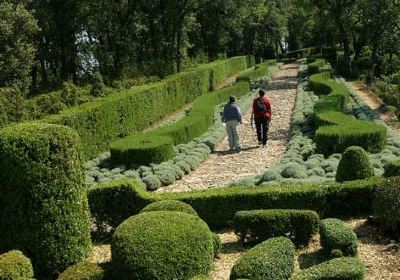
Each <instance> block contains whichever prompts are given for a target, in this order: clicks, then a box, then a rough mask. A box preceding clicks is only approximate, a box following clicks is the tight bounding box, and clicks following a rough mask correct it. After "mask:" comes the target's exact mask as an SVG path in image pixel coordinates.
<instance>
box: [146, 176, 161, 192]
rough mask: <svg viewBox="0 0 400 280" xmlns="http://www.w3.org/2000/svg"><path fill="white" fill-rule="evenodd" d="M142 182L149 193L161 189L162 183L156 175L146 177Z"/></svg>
mask: <svg viewBox="0 0 400 280" xmlns="http://www.w3.org/2000/svg"><path fill="white" fill-rule="evenodd" d="M142 180H143V183H144V184H145V185H146V189H147V190H148V191H155V190H157V189H158V188H159V187H161V181H160V179H158V177H157V176H155V175H148V176H145V177H144V178H143V179H142Z"/></svg>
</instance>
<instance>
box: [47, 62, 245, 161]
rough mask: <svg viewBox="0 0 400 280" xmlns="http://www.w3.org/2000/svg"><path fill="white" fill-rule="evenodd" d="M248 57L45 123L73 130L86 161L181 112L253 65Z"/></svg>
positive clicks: (85, 106) (175, 77) (181, 75)
mask: <svg viewBox="0 0 400 280" xmlns="http://www.w3.org/2000/svg"><path fill="white" fill-rule="evenodd" d="M248 63H250V62H249V59H247V58H246V57H245V56H241V57H233V58H230V59H227V60H223V61H216V62H213V63H209V64H206V65H203V66H200V67H197V68H194V69H192V70H191V71H187V72H182V73H179V74H176V75H173V76H170V77H167V78H166V79H164V80H162V81H160V82H156V83H153V84H148V85H144V86H139V87H134V88H132V89H127V90H124V91H121V92H119V93H115V94H112V95H110V96H108V97H104V98H98V99H96V100H95V101H94V102H89V103H85V104H82V105H81V106H77V107H73V108H70V109H67V110H65V111H63V112H61V113H60V114H59V115H56V116H50V117H47V118H45V119H43V121H44V122H48V123H53V124H62V125H66V126H69V127H72V128H74V129H75V130H76V131H77V132H78V134H79V136H80V137H81V140H82V144H83V153H84V157H85V158H90V157H92V156H95V155H96V154H98V153H99V152H101V151H104V150H106V149H108V148H109V145H110V143H111V142H112V141H115V140H116V139H117V138H118V137H121V136H125V135H129V134H131V133H132V132H135V131H140V130H142V129H144V128H146V127H148V126H149V125H150V124H152V123H153V122H155V121H157V120H158V119H160V118H161V117H162V116H164V115H165V114H167V113H170V112H173V111H176V110H177V109H179V108H182V106H183V105H185V104H187V103H189V102H192V101H193V100H194V99H195V98H196V97H197V96H200V95H202V94H204V93H206V92H208V91H209V90H210V89H213V88H214V87H215V86H216V85H218V84H219V83H220V82H221V81H223V80H224V79H226V78H227V77H229V76H232V75H234V74H235V73H238V72H240V71H243V70H246V69H247V68H250V67H252V66H253V65H251V64H250V65H248Z"/></svg>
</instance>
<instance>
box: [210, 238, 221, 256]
mask: <svg viewBox="0 0 400 280" xmlns="http://www.w3.org/2000/svg"><path fill="white" fill-rule="evenodd" d="M212 238H213V246H214V257H218V255H219V253H221V249H222V241H221V238H219V235H218V234H217V233H215V232H213V233H212Z"/></svg>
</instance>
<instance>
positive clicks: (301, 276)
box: [291, 257, 365, 280]
mask: <svg viewBox="0 0 400 280" xmlns="http://www.w3.org/2000/svg"><path fill="white" fill-rule="evenodd" d="M364 274H365V265H364V263H363V262H362V261H361V260H359V259H357V258H349V257H347V258H337V259H333V260H330V261H328V262H324V263H321V264H318V265H315V266H312V267H311V268H308V269H305V270H302V271H299V272H296V273H295V274H293V276H292V278H291V280H338V279H340V280H364Z"/></svg>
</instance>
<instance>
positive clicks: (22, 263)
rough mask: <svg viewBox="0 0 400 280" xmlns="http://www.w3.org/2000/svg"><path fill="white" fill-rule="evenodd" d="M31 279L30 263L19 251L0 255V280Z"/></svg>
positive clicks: (31, 269)
mask: <svg viewBox="0 0 400 280" xmlns="http://www.w3.org/2000/svg"><path fill="white" fill-rule="evenodd" d="M22 278H23V279H25V278H33V268H32V263H31V261H30V260H29V259H28V258H27V257H25V256H24V255H23V254H22V253H21V252H20V251H10V252H8V253H4V254H2V255H0V279H1V280H9V279H11V280H13V279H22Z"/></svg>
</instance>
